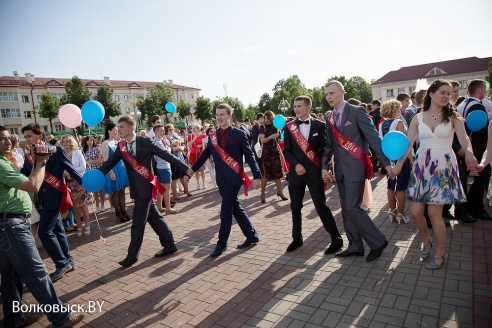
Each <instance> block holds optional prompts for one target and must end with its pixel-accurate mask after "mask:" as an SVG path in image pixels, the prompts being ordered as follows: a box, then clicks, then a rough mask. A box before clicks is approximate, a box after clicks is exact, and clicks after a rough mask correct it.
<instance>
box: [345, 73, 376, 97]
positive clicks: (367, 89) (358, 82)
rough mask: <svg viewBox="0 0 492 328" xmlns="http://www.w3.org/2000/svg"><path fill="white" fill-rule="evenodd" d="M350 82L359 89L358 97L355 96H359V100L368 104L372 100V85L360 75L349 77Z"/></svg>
mask: <svg viewBox="0 0 492 328" xmlns="http://www.w3.org/2000/svg"><path fill="white" fill-rule="evenodd" d="M349 82H351V83H353V84H354V85H355V89H356V91H357V97H354V98H357V99H358V100H360V101H362V102H363V103H366V104H367V103H370V102H371V101H372V89H371V85H370V84H369V83H367V81H366V80H364V79H363V78H361V77H360V76H353V77H351V78H350V79H349Z"/></svg>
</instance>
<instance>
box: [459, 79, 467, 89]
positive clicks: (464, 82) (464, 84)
mask: <svg viewBox="0 0 492 328" xmlns="http://www.w3.org/2000/svg"><path fill="white" fill-rule="evenodd" d="M458 82H459V84H460V89H462V90H466V89H468V81H458Z"/></svg>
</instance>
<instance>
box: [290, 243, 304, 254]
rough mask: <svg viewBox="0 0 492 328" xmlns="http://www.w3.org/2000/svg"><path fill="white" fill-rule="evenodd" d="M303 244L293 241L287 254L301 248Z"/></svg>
mask: <svg viewBox="0 0 492 328" xmlns="http://www.w3.org/2000/svg"><path fill="white" fill-rule="evenodd" d="M302 244H303V242H302V241H293V242H291V243H290V245H289V247H287V252H293V251H295V250H296V249H298V248H299V247H301V246H302Z"/></svg>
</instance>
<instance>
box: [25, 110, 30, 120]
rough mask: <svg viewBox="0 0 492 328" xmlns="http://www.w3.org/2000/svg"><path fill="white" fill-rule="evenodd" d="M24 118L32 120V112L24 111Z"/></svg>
mask: <svg viewBox="0 0 492 328" xmlns="http://www.w3.org/2000/svg"><path fill="white" fill-rule="evenodd" d="M24 118H32V112H31V111H29V110H26V111H24Z"/></svg>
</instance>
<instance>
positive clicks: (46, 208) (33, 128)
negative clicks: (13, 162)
mask: <svg viewBox="0 0 492 328" xmlns="http://www.w3.org/2000/svg"><path fill="white" fill-rule="evenodd" d="M21 131H22V133H23V134H24V138H25V139H26V144H28V145H29V146H31V145H33V144H36V145H44V141H43V139H44V134H43V132H42V131H41V126H39V124H33V123H31V124H28V125H26V126H24V127H23V128H22V129H21ZM31 171H32V160H30V156H29V155H26V160H25V161H24V166H23V167H22V169H21V173H22V174H24V175H26V176H29V174H31ZM65 171H67V172H68V173H69V174H70V176H71V177H72V178H73V179H75V180H76V181H77V182H78V183H80V184H82V177H81V176H80V174H79V173H78V172H77V171H76V170H75V168H74V167H73V165H72V163H71V162H70V161H69V160H68V158H67V154H66V153H65V150H64V149H63V148H62V147H60V146H57V147H56V153H54V154H52V155H51V156H50V158H49V160H48V162H47V163H46V174H51V175H52V178H50V179H48V180H47V179H46V176H45V180H44V182H43V184H42V186H41V189H40V190H39V193H38V194H37V195H36V194H35V198H37V199H35V200H34V201H35V202H37V203H38V205H40V207H39V214H40V220H39V228H38V236H39V239H40V240H41V242H42V243H43V247H44V249H45V250H46V252H47V253H48V255H49V256H50V258H51V259H52V260H53V262H54V263H55V266H56V271H55V272H53V273H51V274H50V278H51V281H53V282H54V281H57V280H59V279H61V278H62V277H63V275H64V274H65V273H67V272H69V271H72V270H74V269H75V263H74V261H73V258H72V256H71V255H70V249H69V246H68V240H67V235H66V233H65V228H64V227H63V222H62V218H61V214H60V211H61V209H60V205H61V204H62V202H63V203H66V202H65V201H66V200H70V195H69V194H68V191H67V189H66V188H67V186H66V184H65V179H64V172H65ZM48 181H50V182H51V184H50V183H49V182H48ZM54 181H56V182H54ZM57 187H58V188H57ZM63 190H64V191H65V192H63ZM67 197H68V198H67ZM39 198H40V199H39ZM64 210H66V208H65V209H64Z"/></svg>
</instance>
